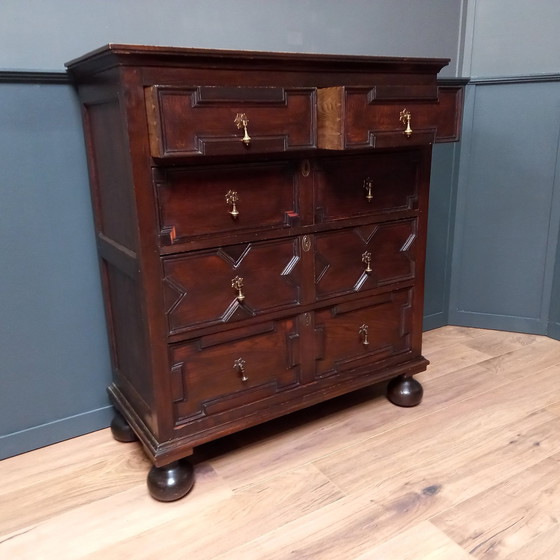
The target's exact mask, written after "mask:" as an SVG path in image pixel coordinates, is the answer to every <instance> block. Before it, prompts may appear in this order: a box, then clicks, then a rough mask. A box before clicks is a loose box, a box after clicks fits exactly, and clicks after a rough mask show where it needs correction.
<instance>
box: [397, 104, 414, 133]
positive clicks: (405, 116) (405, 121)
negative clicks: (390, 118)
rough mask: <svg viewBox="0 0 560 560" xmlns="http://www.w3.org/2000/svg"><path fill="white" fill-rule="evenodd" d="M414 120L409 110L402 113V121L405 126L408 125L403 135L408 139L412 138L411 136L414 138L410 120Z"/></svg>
mask: <svg viewBox="0 0 560 560" xmlns="http://www.w3.org/2000/svg"><path fill="white" fill-rule="evenodd" d="M411 118H412V115H411V114H410V111H408V110H407V109H403V110H402V111H401V112H400V119H399V120H400V121H401V122H402V123H403V124H406V128H405V130H404V132H403V134H404V135H405V136H406V137H407V138H410V136H412V128H410V119H411Z"/></svg>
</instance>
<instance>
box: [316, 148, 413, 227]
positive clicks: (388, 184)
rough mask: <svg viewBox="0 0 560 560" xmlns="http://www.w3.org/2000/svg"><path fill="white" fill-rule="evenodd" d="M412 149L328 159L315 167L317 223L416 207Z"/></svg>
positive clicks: (389, 212)
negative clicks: (404, 152)
mask: <svg viewBox="0 0 560 560" xmlns="http://www.w3.org/2000/svg"><path fill="white" fill-rule="evenodd" d="M419 169H420V156H419V155H418V154H417V153H415V152H408V151H407V153H406V155H404V156H403V154H402V153H398V152H397V153H370V154H367V155H364V156H354V157H352V158H349V157H340V158H329V159H323V160H320V161H319V162H318V163H317V164H316V166H315V170H314V172H315V177H314V179H315V202H314V204H315V220H316V222H317V223H323V222H329V221H333V220H342V219H347V218H356V217H360V216H369V215H390V214H394V213H398V212H403V211H410V210H413V211H415V210H417V209H418V184H419V177H418V173H419Z"/></svg>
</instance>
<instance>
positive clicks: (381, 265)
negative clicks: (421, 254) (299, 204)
mask: <svg viewBox="0 0 560 560" xmlns="http://www.w3.org/2000/svg"><path fill="white" fill-rule="evenodd" d="M416 236H417V221H416V219H415V218H414V219H408V220H400V221H395V222H385V223H381V224H369V225H366V226H360V227H356V228H347V229H343V230H339V231H333V232H326V233H321V234H318V235H316V237H315V290H316V298H317V299H318V300H320V299H324V298H327V297H333V296H339V295H345V294H351V293H355V292H361V291H365V290H368V289H373V288H377V287H379V286H384V285H387V284H393V283H395V282H403V281H410V280H412V279H414V277H415V272H416V260H417V255H416V251H417V249H416V247H417V243H415V241H416Z"/></svg>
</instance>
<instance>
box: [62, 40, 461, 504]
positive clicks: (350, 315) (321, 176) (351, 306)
mask: <svg viewBox="0 0 560 560" xmlns="http://www.w3.org/2000/svg"><path fill="white" fill-rule="evenodd" d="M446 62H447V61H446V60H441V59H399V58H378V57H352V56H331V55H297V54H279V53H255V52H233V51H213V50H198V49H179V48H164V47H144V46H130V45H109V46H107V47H104V48H102V49H99V50H97V51H94V52H92V53H89V54H87V55H85V56H83V57H81V58H80V59H77V60H74V61H72V62H70V63H68V68H69V71H70V73H71V75H72V77H73V79H74V81H75V83H76V86H77V91H78V93H79V97H80V100H81V103H82V108H83V120H84V130H85V138H86V145H87V152H88V162H89V171H90V182H91V191H92V201H93V208H94V215H95V224H96V232H97V244H98V249H99V256H100V264H101V275H102V281H103V288H104V298H105V304H106V313H107V323H108V331H109V339H110V345H111V354H112V364H113V372H114V380H113V383H112V384H111V386H110V387H109V394H110V397H111V400H112V402H113V404H114V406H115V409H116V414H115V420H114V422H113V425H112V428H113V433H114V435H115V437H116V438H117V439H120V440H132V439H134V438H138V439H139V440H140V442H141V443H142V445H143V446H144V449H145V450H146V453H147V455H148V456H149V457H150V459H151V460H152V462H153V464H154V466H153V468H152V469H151V471H150V473H149V475H148V487H149V489H150V492H151V494H152V495H153V496H154V497H155V498H156V499H159V500H174V499H177V498H180V497H182V496H183V495H185V494H186V493H187V492H188V491H189V489H190V488H191V486H192V484H193V473H192V467H191V466H190V464H189V462H188V460H187V459H186V458H187V457H188V456H189V455H190V454H192V450H193V448H194V447H195V446H198V445H201V444H203V443H204V442H208V441H211V440H213V439H216V438H219V437H222V436H224V435H227V434H231V433H233V432H236V431H238V430H242V429H244V428H247V427H249V426H253V425H255V424H258V423H261V422H264V421H266V420H269V419H272V418H276V417H279V416H281V415H284V414H287V413H290V412H292V411H295V410H298V409H302V408H304V407H307V406H309V405H312V404H314V403H318V402H320V401H322V400H324V399H327V398H332V397H334V396H337V395H341V394H344V393H347V392H349V391H352V390H355V389H358V388H360V387H364V386H366V385H370V384H374V383H377V382H381V381H385V380H390V382H389V385H388V397H389V399H390V400H391V401H393V402H394V403H396V404H398V405H401V406H414V405H416V404H418V403H419V402H420V400H421V397H422V388H421V387H420V385H419V383H418V382H417V381H416V380H415V379H414V378H413V375H414V374H416V373H418V372H420V371H422V370H423V369H425V367H426V365H427V361H426V360H425V359H424V357H423V356H422V353H421V327H422V308H423V305H422V300H423V290H424V280H423V278H424V260H425V242H426V226H427V209H428V188H429V177H430V163H431V145H432V143H433V142H435V141H453V140H456V139H457V136H458V130H459V119H460V113H461V102H462V101H461V100H462V90H461V87H460V86H446V87H443V86H441V85H438V83H437V80H436V76H437V72H438V71H439V70H440V69H441V67H442V66H444V65H445V64H446Z"/></svg>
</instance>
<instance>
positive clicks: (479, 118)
mask: <svg viewBox="0 0 560 560" xmlns="http://www.w3.org/2000/svg"><path fill="white" fill-rule="evenodd" d="M537 7H538V9H536V8H537ZM559 17H560V4H559V3H558V1H557V0H539V2H538V3H533V2H525V1H523V0H493V1H492V2H488V1H485V0H469V4H468V14H467V17H466V21H467V25H466V32H465V37H466V41H465V48H464V57H463V72H464V75H470V76H471V77H473V79H472V81H471V85H470V86H469V88H468V100H467V103H466V106H465V114H464V123H465V125H464V127H463V137H462V151H461V158H460V175H459V183H458V184H459V187H458V194H457V209H456V221H455V227H456V230H455V238H454V249H453V261H452V275H451V288H450V290H451V295H450V310H449V321H450V322H451V323H454V324H459V325H469V326H475V327H487V328H496V329H503V330H512V331H525V332H534V333H539V334H549V335H550V336H554V337H556V338H560V329H559V328H558V324H559V320H560V303H559V302H558V299H559V298H560V264H559V263H558V259H559V257H560V252H559V251H558V242H559V236H560V167H559V164H560V145H559V140H560V74H558V72H559V70H560V68H559V65H558V51H559V50H560V35H559V34H558V33H557V29H556V27H557V25H556V23H557V21H558V18H559ZM551 73H556V74H551Z"/></svg>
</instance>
